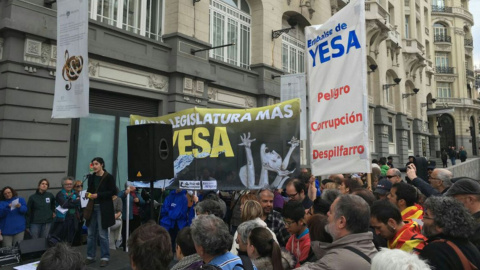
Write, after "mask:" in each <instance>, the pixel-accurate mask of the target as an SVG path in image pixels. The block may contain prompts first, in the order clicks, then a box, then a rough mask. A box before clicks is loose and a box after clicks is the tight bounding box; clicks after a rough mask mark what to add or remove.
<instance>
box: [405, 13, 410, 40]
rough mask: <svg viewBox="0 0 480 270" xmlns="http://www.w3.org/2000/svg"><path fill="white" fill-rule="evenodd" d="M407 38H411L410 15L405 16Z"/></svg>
mask: <svg viewBox="0 0 480 270" xmlns="http://www.w3.org/2000/svg"><path fill="white" fill-rule="evenodd" d="M405 38H410V16H408V15H407V16H405Z"/></svg>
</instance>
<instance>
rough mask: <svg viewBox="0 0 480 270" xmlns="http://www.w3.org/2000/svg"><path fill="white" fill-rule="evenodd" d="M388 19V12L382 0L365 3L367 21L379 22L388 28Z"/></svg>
mask: <svg viewBox="0 0 480 270" xmlns="http://www.w3.org/2000/svg"><path fill="white" fill-rule="evenodd" d="M387 17H388V12H387V10H386V9H385V6H384V4H383V3H382V1H380V0H377V1H376V0H367V1H365V19H367V20H377V21H378V22H381V23H383V24H385V27H388V26H387V24H386V20H387Z"/></svg>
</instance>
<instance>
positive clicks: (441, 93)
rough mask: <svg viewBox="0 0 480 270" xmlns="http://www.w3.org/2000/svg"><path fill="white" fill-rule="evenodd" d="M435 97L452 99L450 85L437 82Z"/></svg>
mask: <svg viewBox="0 0 480 270" xmlns="http://www.w3.org/2000/svg"><path fill="white" fill-rule="evenodd" d="M437 97H439V98H450V97H452V90H451V86H450V83H444V82H438V83H437Z"/></svg>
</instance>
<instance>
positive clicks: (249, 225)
mask: <svg viewBox="0 0 480 270" xmlns="http://www.w3.org/2000/svg"><path fill="white" fill-rule="evenodd" d="M264 225H265V224H262V222H261V221H260V220H259V219H253V220H249V221H245V222H242V223H241V224H240V225H239V226H238V228H237V239H235V241H236V242H237V243H238V256H239V257H240V259H242V263H243V267H244V268H245V269H251V268H252V267H253V263H252V261H251V260H250V258H249V257H248V252H247V242H248V236H249V235H250V232H251V231H252V230H253V229H255V228H265V226H264Z"/></svg>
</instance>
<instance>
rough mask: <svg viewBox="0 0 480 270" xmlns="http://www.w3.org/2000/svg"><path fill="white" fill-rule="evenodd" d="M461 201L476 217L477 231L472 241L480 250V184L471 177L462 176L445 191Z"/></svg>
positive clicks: (446, 194)
mask: <svg viewBox="0 0 480 270" xmlns="http://www.w3.org/2000/svg"><path fill="white" fill-rule="evenodd" d="M445 196H451V197H453V198H455V199H456V200H458V201H460V202H461V203H462V204H463V205H465V207H466V208H467V209H468V211H469V212H470V213H471V214H472V216H473V218H474V219H475V232H474V234H473V236H472V237H471V238H470V241H471V242H472V243H473V244H474V245H475V246H476V247H477V248H478V249H479V250H480V184H479V183H478V182H477V181H475V180H473V179H471V178H466V177H465V178H460V179H459V180H457V181H456V182H455V183H454V184H453V185H452V186H451V187H450V189H449V190H448V191H447V192H446V193H445Z"/></svg>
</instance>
